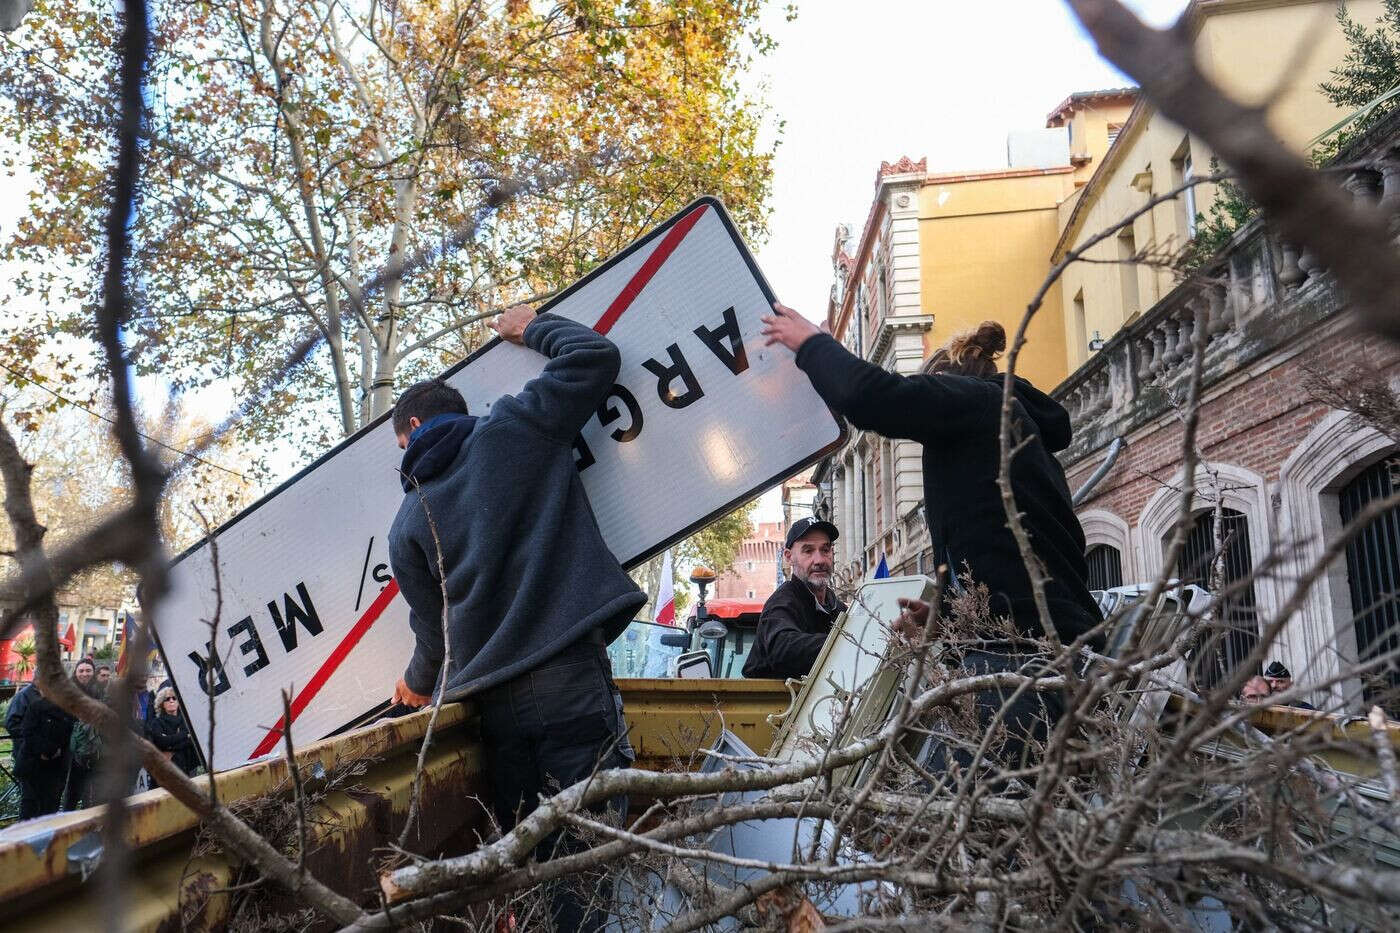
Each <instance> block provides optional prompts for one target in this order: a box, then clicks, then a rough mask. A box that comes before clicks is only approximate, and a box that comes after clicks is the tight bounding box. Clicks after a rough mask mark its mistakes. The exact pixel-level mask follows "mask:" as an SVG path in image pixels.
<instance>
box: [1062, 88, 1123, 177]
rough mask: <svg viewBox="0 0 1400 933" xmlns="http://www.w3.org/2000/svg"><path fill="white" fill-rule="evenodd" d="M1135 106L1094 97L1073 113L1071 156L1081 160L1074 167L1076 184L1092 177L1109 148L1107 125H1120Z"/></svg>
mask: <svg viewBox="0 0 1400 933" xmlns="http://www.w3.org/2000/svg"><path fill="white" fill-rule="evenodd" d="M1132 110H1133V105H1132V104H1131V103H1127V102H1113V103H1095V102H1092V101H1091V102H1089V103H1086V104H1085V105H1084V107H1083V108H1082V109H1080V110H1076V111H1075V113H1074V115H1073V116H1072V117H1070V119H1069V123H1070V125H1071V130H1070V148H1069V151H1070V156H1071V157H1073V158H1076V159H1078V160H1080V162H1079V164H1077V165H1075V167H1074V181H1075V183H1076V184H1079V185H1082V184H1084V183H1085V182H1087V181H1088V180H1089V179H1090V178H1092V177H1093V175H1094V170H1095V169H1097V168H1098V167H1099V163H1100V162H1101V161H1103V156H1104V153H1106V152H1108V128H1109V127H1110V126H1120V127H1121V126H1122V125H1123V124H1124V123H1125V122H1127V119H1128V114H1130V113H1132ZM1086 156H1087V157H1088V158H1087V160H1085V157H1086Z"/></svg>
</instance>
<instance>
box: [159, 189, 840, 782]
mask: <svg viewBox="0 0 1400 933" xmlns="http://www.w3.org/2000/svg"><path fill="white" fill-rule="evenodd" d="M772 300H773V295H772V292H771V290H770V289H769V288H768V285H767V283H766V282H764V280H763V277H762V275H761V274H760V273H759V271H758V268H757V266H755V265H754V262H753V259H752V257H751V256H750V255H749V252H748V250H747V249H746V248H745V247H744V244H743V242H742V241H741V240H740V238H739V236H738V233H737V232H736V231H735V229H734V226H733V224H732V222H731V221H730V219H729V217H728V215H727V214H726V213H725V211H724V208H723V206H722V205H721V204H720V203H719V202H718V201H716V200H713V199H710V198H704V199H701V200H699V201H697V202H695V203H694V204H692V205H690V206H689V207H687V208H686V209H685V210H683V211H682V212H680V213H679V214H677V215H676V216H675V217H673V218H671V219H670V220H668V221H667V222H666V223H664V224H663V225H662V226H661V227H659V228H658V229H657V230H655V231H653V232H652V233H650V234H648V235H647V236H646V237H644V238H643V239H641V240H639V241H638V242H637V243H635V244H633V245H632V246H631V247H629V248H628V249H627V250H626V251H625V252H623V253H622V254H620V255H618V256H616V257H614V258H613V259H611V260H609V261H608V262H607V263H605V264H604V265H603V266H601V267H600V268H598V269H597V270H595V271H594V272H593V273H592V274H590V275H589V276H588V277H586V278H585V279H583V280H582V281H580V282H578V283H576V284H575V285H573V286H572V287H571V288H569V290H568V291H566V292H564V293H563V294H562V295H560V296H559V297H558V298H556V299H555V300H553V301H552V302H550V303H549V305H548V306H547V308H546V309H545V310H549V311H552V312H554V313H556V314H560V315H563V316H565V317H568V318H571V319H573V320H576V321H580V322H583V323H586V324H589V325H591V326H593V327H594V328H595V329H596V330H598V331H599V332H602V333H605V334H607V335H608V336H609V337H610V338H612V340H613V341H614V342H615V343H616V344H617V346H618V348H619V349H620V350H621V353H622V370H621V372H620V373H619V375H618V378H617V384H616V385H615V386H614V387H613V390H612V392H611V393H610V394H609V396H608V397H607V398H606V399H605V400H604V401H603V403H602V404H601V405H600V406H599V408H598V411H597V414H596V415H595V416H594V417H593V418H592V419H590V421H589V423H588V425H587V426H586V427H585V428H584V430H583V433H582V434H581V435H580V437H579V440H578V443H577V444H576V446H575V457H576V459H577V462H578V467H579V470H580V475H581V476H582V477H583V482H584V486H585V487H586V488H587V490H588V496H589V499H590V501H591V502H592V505H593V510H594V512H595V513H596V515H597V517H598V524H599V526H600V527H601V529H602V532H603V537H604V539H605V540H606V541H607V542H608V546H609V547H610V548H611V549H612V551H613V553H614V554H615V555H616V556H617V557H618V559H619V560H620V561H621V562H622V563H623V564H624V565H632V564H636V563H638V562H639V561H641V560H644V559H645V558H647V557H649V556H651V555H652V554H655V553H657V552H658V551H660V550H661V549H663V548H665V547H666V546H667V545H668V544H670V543H672V542H674V541H676V540H677V539H679V538H682V537H684V536H685V535H687V534H690V533H691V532H693V531H695V530H697V529H699V528H700V527H702V526H704V525H705V524H706V523H708V522H709V521H711V520H713V519H715V518H718V517H719V516H721V515H723V514H725V512H727V511H728V510H729V509H731V508H733V507H734V506H736V505H738V504H740V503H741V502H743V501H745V500H746V499H748V498H749V497H751V496H752V495H753V494H754V493H756V492H758V491H759V490H761V489H763V488H765V487H766V486H769V485H771V484H772V483H773V482H775V481H776V480H778V479H780V478H782V477H784V476H787V475H789V474H791V473H792V472H794V471H795V470H797V469H799V468H800V467H802V466H805V465H806V464H808V463H810V462H812V461H814V460H816V459H817V458H819V457H820V456H822V455H823V454H824V453H826V452H828V451H830V450H832V449H834V448H835V446H836V445H837V444H839V443H840V440H841V431H842V428H841V426H840V424H839V422H838V421H837V420H836V418H835V417H834V416H833V415H832V414H831V412H830V411H829V410H828V409H827V408H826V406H825V405H824V404H823V403H822V401H821V400H820V398H818V396H817V394H816V393H815V392H814V391H813V390H812V387H811V385H810V384H809V383H808V381H807V377H806V376H804V375H803V374H802V373H801V372H800V371H799V370H798V369H797V367H795V366H794V365H793V363H792V355H791V354H790V353H789V352H788V351H787V350H785V349H783V348H782V347H780V346H774V347H768V348H765V347H764V346H763V340H762V337H761V336H760V330H761V327H762V325H761V323H760V321H759V318H760V317H761V316H762V315H763V314H765V313H767V311H768V309H769V307H770V306H771V302H772ZM543 366H544V357H542V356H540V355H539V354H537V353H535V352H533V351H531V350H527V349H524V348H523V347H517V346H515V345H513V344H509V343H504V342H501V341H500V340H496V341H493V342H492V343H490V344H488V345H487V346H485V347H484V348H482V349H481V350H480V351H478V352H477V353H475V354H473V355H472V356H471V357H470V358H469V359H467V360H465V361H464V362H462V363H460V364H458V365H457V366H455V367H454V368H453V369H451V370H449V371H448V373H447V374H446V378H447V380H448V381H449V382H450V383H451V384H452V385H454V386H456V387H457V388H458V389H459V390H460V391H461V392H462V394H463V395H464V396H465V397H466V399H467V403H468V406H469V407H470V409H471V411H472V412H473V413H474V414H479V413H483V412H485V411H486V410H487V409H489V408H490V406H491V404H492V402H494V401H495V400H496V399H497V398H499V397H501V396H502V395H505V394H508V393H515V392H518V391H519V390H520V389H521V387H523V386H524V384H525V383H526V382H527V381H528V380H529V379H531V378H532V377H534V376H535V375H537V374H538V373H539V372H540V370H541V369H542V368H543ZM400 457H401V452H400V451H399V449H398V447H397V445H396V443H395V438H394V432H393V427H392V424H391V422H390V421H389V419H388V416H387V415H386V416H385V417H384V418H382V419H380V420H379V421H377V422H375V423H374V424H372V425H370V426H369V427H367V428H365V429H364V430H363V431H360V432H359V433H358V434H356V435H355V436H354V437H351V438H350V439H348V440H346V441H345V442H344V443H342V444H341V445H340V446H338V447H336V448H335V449H334V450H332V451H331V452H330V453H328V454H326V455H325V456H324V457H322V458H321V459H320V460H318V461H317V462H316V463H314V464H312V465H311V466H310V467H308V468H307V469H305V470H304V471H302V472H301V473H300V474H298V475H297V476H295V477H293V478H292V479H291V480H289V481H288V482H286V483H285V484H283V485H282V486H281V487H279V488H278V489H277V490H275V491H274V492H272V493H271V494H269V495H268V496H267V497H265V498H264V499H262V500H261V501H259V502H258V503H257V504H256V505H254V506H252V507H251V508H249V509H248V510H246V511H245V512H243V513H242V514H240V515H239V516H237V517H236V518H234V519H233V520H232V521H230V522H229V523H228V524H226V525H224V526H223V527H222V528H220V529H219V530H218V531H217V532H216V533H215V535H214V537H215V539H216V541H217V545H218V547H217V552H218V561H219V571H220V582H221V586H220V591H221V593H222V600H223V602H222V609H221V611H220V618H219V620H218V625H217V629H218V641H217V646H216V647H217V656H218V660H217V661H216V662H215V663H213V664H211V663H210V662H209V661H208V655H209V648H208V643H209V621H208V620H209V619H211V618H212V617H213V615H214V613H215V588H214V571H213V566H212V561H211V556H212V550H213V549H211V548H210V547H209V546H208V544H207V542H206V543H204V544H201V545H199V546H197V547H195V548H192V549H191V550H190V551H188V552H187V553H185V554H184V555H182V556H181V557H180V559H179V560H178V561H177V562H176V564H175V567H174V570H173V590H172V593H171V596H170V598H169V599H167V600H166V601H165V603H164V604H163V605H162V607H161V612H160V614H159V619H158V620H157V624H158V631H157V632H156V635H157V638H158V642H159V645H160V648H161V651H162V654H163V655H164V657H165V661H166V665H167V667H168V669H169V671H170V674H171V677H172V679H173V680H174V683H175V686H176V689H177V690H178V691H179V693H180V696H181V700H182V702H183V703H184V705H185V710H186V712H187V713H188V715H189V717H190V721H191V722H192V723H193V725H194V732H195V734H196V736H197V738H198V741H199V744H200V747H201V749H202V750H203V752H204V755H205V760H206V761H210V760H211V758H212V765H213V767H214V768H215V769H224V768H229V767H233V766H236V765H239V764H241V763H243V762H245V761H247V760H248V759H249V758H252V757H257V756H260V755H264V754H267V753H268V752H271V751H273V750H274V749H276V748H278V747H279V745H280V742H281V736H282V728H283V723H282V700H281V691H282V690H283V689H290V690H291V692H292V696H293V697H294V701H293V705H292V712H293V717H294V721H295V724H294V729H293V732H294V735H295V737H296V739H297V741H298V742H307V741H311V740H314V739H318V738H321V737H323V736H326V735H329V734H331V733H332V732H334V731H336V730H337V729H339V728H341V727H343V726H345V725H346V724H348V723H351V722H354V721H356V720H357V719H359V718H361V717H362V716H363V715H364V714H366V713H367V712H369V711H371V710H373V709H374V708H375V707H376V706H379V705H382V704H383V703H384V702H385V701H386V700H387V698H388V697H389V695H390V694H391V693H392V692H393V685H394V682H395V680H396V679H397V678H398V676H399V675H400V674H402V673H403V669H404V666H405V665H406V664H407V662H408V659H409V656H410V654H411V653H412V648H413V635H412V633H411V632H410V631H409V628H408V607H407V606H406V605H405V603H404V601H403V599H402V597H400V596H399V595H398V587H397V585H396V584H395V582H394V581H393V579H392V578H391V577H390V573H389V566H388V547H387V544H386V535H387V533H388V530H389V525H390V523H391V522H392V521H393V518H394V513H395V511H396V510H397V509H398V506H399V502H400V500H401V499H402V497H403V490H402V488H401V487H400V485H399V476H398V473H397V466H398V463H399V459H400ZM519 480H520V482H521V483H522V484H526V485H528V484H529V483H530V482H531V472H530V464H528V463H522V464H521V465H520V472H519ZM439 520H440V521H442V520H444V519H439ZM446 520H450V519H446ZM211 698H212V699H213V701H214V702H215V703H216V704H217V708H216V712H217V723H218V725H217V732H216V735H215V743H214V746H215V747H214V753H213V755H212V756H211V755H210V753H209V748H208V747H207V744H208V740H207V733H206V726H205V723H206V722H207V719H208V708H209V703H210V701H211Z"/></svg>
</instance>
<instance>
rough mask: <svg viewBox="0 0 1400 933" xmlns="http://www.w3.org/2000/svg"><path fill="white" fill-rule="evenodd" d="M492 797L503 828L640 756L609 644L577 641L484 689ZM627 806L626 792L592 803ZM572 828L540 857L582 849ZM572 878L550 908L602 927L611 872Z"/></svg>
mask: <svg viewBox="0 0 1400 933" xmlns="http://www.w3.org/2000/svg"><path fill="white" fill-rule="evenodd" d="M477 705H478V708H479V709H480V710H481V736H482V744H483V745H484V748H485V753H486V772H487V777H488V779H489V781H490V787H491V803H492V807H493V809H494V811H495V815H496V819H497V820H498V821H499V823H500V825H501V829H502V831H507V830H509V829H510V828H511V827H513V826H514V825H515V824H516V823H517V822H518V821H519V820H520V819H521V818H523V817H525V816H527V815H528V814H529V813H530V812H531V811H533V810H534V809H535V807H536V806H537V805H538V804H539V800H540V797H541V795H543V796H546V797H547V796H550V795H552V794H554V793H555V792H556V791H558V790H560V789H562V788H565V787H568V786H569V785H570V784H574V783H576V782H577V781H580V780H582V779H584V778H586V777H588V776H589V775H590V774H592V773H593V772H594V770H595V769H596V770H602V769H605V768H625V767H627V766H628V765H629V764H630V763H631V761H632V758H633V757H634V756H633V753H632V746H631V745H630V744H629V743H628V741H627V732H626V725H625V723H624V722H623V720H622V697H621V694H619V693H618V691H617V686H616V684H614V683H613V678H612V667H611V666H610V665H609V663H608V655H607V651H606V650H605V648H604V647H603V645H602V644H601V643H597V642H594V641H592V640H589V641H585V642H583V643H580V644H578V645H575V646H573V647H571V648H569V649H567V650H565V651H564V652H563V653H561V654H560V655H558V656H557V657H554V658H552V659H550V660H549V661H546V662H545V663H544V664H543V665H541V666H540V667H538V668H536V669H535V670H533V671H531V672H530V673H528V674H524V675H521V676H520V677H517V678H516V679H514V680H511V681H507V682H506V683H504V684H501V685H499V686H497V687H492V688H491V689H489V690H486V691H484V692H483V693H482V694H480V695H479V696H478V697H477ZM592 809H593V811H594V812H595V813H601V812H603V811H604V810H609V809H610V810H613V811H615V812H617V813H619V814H621V813H625V812H626V810H627V798H626V796H619V797H613V798H611V799H609V800H608V801H606V802H605V803H604V804H602V805H599V806H596V807H594V808H592ZM586 846H587V843H585V842H584V840H582V839H581V838H579V836H578V834H577V833H576V832H574V831H572V830H568V829H565V830H560V831H557V832H555V833H552V834H551V835H550V836H548V837H546V838H545V839H544V840H543V841H542V842H541V843H540V844H539V846H538V847H537V848H536V850H535V857H536V859H538V860H540V861H545V860H548V859H550V858H554V857H557V856H563V855H568V854H571V853H574V852H578V851H582V850H583V849H584V848H585V847H586ZM582 881H583V879H582V878H581V877H574V878H569V879H565V880H564V881H563V882H560V883H558V884H556V885H555V887H554V888H553V890H552V891H551V894H550V898H551V913H552V919H553V922H554V926H555V928H556V929H558V930H560V931H566V933H573V931H576V930H577V931H592V930H599V929H602V927H603V925H604V923H605V922H606V920H607V913H606V911H607V905H608V903H609V901H610V900H611V894H612V886H611V883H610V882H609V881H608V880H607V878H606V877H602V878H598V879H588V884H587V890H584V889H583V888H584V885H583V884H581V882H582Z"/></svg>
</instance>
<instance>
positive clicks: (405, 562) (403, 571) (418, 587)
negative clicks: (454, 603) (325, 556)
mask: <svg viewBox="0 0 1400 933" xmlns="http://www.w3.org/2000/svg"><path fill="white" fill-rule="evenodd" d="M389 564H390V566H391V568H392V569H393V572H394V579H395V580H396V581H397V582H398V584H399V590H400V591H401V592H402V593H403V598H404V600H405V601H406V602H407V603H408V627H409V628H410V629H411V630H412V631H413V641H414V647H413V657H412V659H410V660H409V662H408V667H407V668H406V669H405V670H404V672H403V680H404V683H406V684H407V685H408V689H410V690H412V691H413V692H414V693H421V694H423V695H424V696H431V695H432V692H433V690H435V689H436V688H437V682H438V673H439V672H440V671H441V670H442V662H443V655H444V651H445V646H444V645H443V641H442V585H441V584H440V583H439V582H438V579H437V577H436V575H434V574H433V572H432V569H431V565H430V564H429V563H428V556H427V555H426V554H424V553H423V551H422V549H421V548H420V547H419V546H418V544H417V543H416V542H414V541H413V540H412V539H411V538H407V537H406V536H405V537H400V536H398V535H394V534H391V535H390V536H389ZM420 613H421V614H420Z"/></svg>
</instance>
